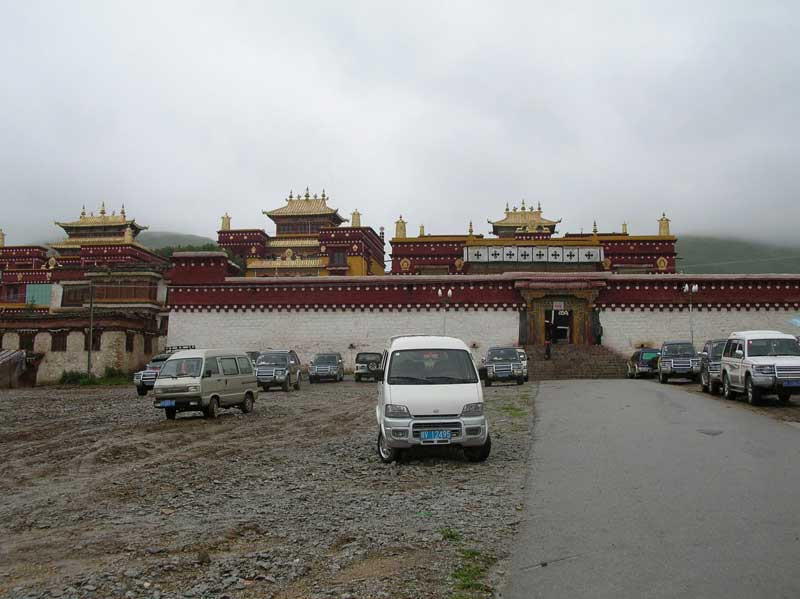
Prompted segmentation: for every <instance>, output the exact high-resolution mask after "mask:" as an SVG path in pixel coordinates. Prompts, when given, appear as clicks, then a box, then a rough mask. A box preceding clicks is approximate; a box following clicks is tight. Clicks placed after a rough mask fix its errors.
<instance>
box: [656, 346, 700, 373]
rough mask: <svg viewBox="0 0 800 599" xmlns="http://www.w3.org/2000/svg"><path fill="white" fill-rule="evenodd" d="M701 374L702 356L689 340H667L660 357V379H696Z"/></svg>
mask: <svg viewBox="0 0 800 599" xmlns="http://www.w3.org/2000/svg"><path fill="white" fill-rule="evenodd" d="M699 376H700V357H699V356H698V355H697V350H695V348H694V346H693V345H692V344H691V343H690V342H689V341H666V342H664V343H663V344H662V345H661V355H660V356H659V358H658V381H659V382H660V383H667V382H669V379H670V378H673V377H684V378H688V379H691V380H693V381H696V380H697V378H698V377H699Z"/></svg>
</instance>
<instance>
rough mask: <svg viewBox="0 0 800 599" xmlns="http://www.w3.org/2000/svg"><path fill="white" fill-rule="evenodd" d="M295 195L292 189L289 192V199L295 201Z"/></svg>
mask: <svg viewBox="0 0 800 599" xmlns="http://www.w3.org/2000/svg"><path fill="white" fill-rule="evenodd" d="M293 193H294V192H293V191H292V190H291V189H290V190H289V199H290V200H293V199H294V195H293Z"/></svg>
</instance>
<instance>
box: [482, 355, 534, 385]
mask: <svg viewBox="0 0 800 599" xmlns="http://www.w3.org/2000/svg"><path fill="white" fill-rule="evenodd" d="M483 364H484V365H485V366H486V381H485V382H486V386H487V387H491V386H492V383H494V382H500V381H516V382H517V385H522V384H523V383H524V382H525V372H524V370H523V368H522V361H521V360H520V357H519V353H518V352H517V348H516V347H490V348H489V351H488V353H487V354H486V357H485V358H484V359H483Z"/></svg>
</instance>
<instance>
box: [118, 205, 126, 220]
mask: <svg viewBox="0 0 800 599" xmlns="http://www.w3.org/2000/svg"><path fill="white" fill-rule="evenodd" d="M119 213H120V214H121V215H122V218H125V204H123V205H122V208H120V210H119Z"/></svg>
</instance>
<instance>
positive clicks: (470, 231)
mask: <svg viewBox="0 0 800 599" xmlns="http://www.w3.org/2000/svg"><path fill="white" fill-rule="evenodd" d="M469 234H470V235H472V221H469Z"/></svg>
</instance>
